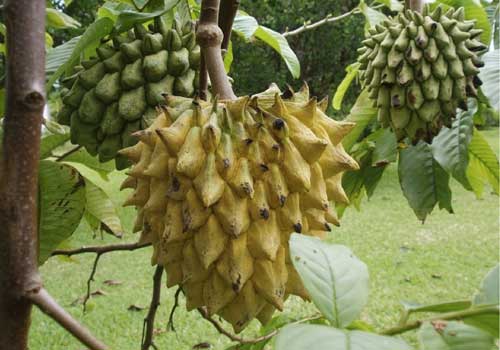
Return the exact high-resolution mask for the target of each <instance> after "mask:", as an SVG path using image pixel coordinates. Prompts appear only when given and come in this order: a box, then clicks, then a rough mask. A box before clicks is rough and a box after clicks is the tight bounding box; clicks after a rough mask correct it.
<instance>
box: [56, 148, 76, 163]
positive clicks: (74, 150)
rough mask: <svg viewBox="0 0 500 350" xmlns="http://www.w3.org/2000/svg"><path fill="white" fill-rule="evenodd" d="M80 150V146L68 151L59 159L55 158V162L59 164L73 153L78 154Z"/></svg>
mask: <svg viewBox="0 0 500 350" xmlns="http://www.w3.org/2000/svg"><path fill="white" fill-rule="evenodd" d="M81 148H82V146H76V147H74V148H72V149H70V150H69V151H68V152H66V153H63V154H61V155H60V156H59V157H57V158H56V161H58V162H60V161H62V160H64V159H65V158H67V157H69V156H70V155H72V154H73V153H75V152H78V151H79V150H80V149H81Z"/></svg>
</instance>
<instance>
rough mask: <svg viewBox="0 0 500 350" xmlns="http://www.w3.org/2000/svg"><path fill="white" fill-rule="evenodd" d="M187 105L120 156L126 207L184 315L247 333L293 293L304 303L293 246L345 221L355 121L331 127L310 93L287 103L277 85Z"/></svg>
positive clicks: (169, 111) (170, 111)
mask: <svg viewBox="0 0 500 350" xmlns="http://www.w3.org/2000/svg"><path fill="white" fill-rule="evenodd" d="M182 101H183V102H182V103H181V102H179V103H175V101H173V102H174V103H175V106H174V105H172V106H167V107H166V108H164V109H162V111H161V114H160V115H159V116H158V117H157V119H156V121H155V122H154V123H153V125H152V126H151V127H150V128H148V129H147V130H145V133H144V136H143V137H142V138H141V142H139V143H138V144H137V145H136V146H134V147H132V148H127V149H124V150H122V151H121V154H123V155H125V156H126V157H128V158H129V159H130V160H131V161H132V162H133V163H134V164H135V165H134V166H133V167H132V168H131V170H130V171H129V177H128V178H127V180H125V183H124V185H123V188H134V189H135V191H134V192H133V193H132V194H131V196H130V199H128V200H127V202H126V204H128V205H135V206H137V207H138V210H139V213H140V218H139V219H138V221H137V225H141V224H142V225H144V227H143V230H142V234H143V238H142V239H143V241H145V240H147V241H149V242H152V243H153V246H154V249H155V251H154V255H153V263H154V264H161V265H163V266H164V267H165V269H166V271H167V275H168V278H167V285H168V286H173V285H182V287H183V290H184V292H185V295H186V299H187V308H188V309H189V310H190V309H193V308H197V307H201V306H205V307H206V308H207V310H208V312H209V314H218V315H220V316H221V317H223V318H224V319H225V320H227V321H228V322H230V323H231V324H232V325H233V327H234V330H235V331H236V332H240V331H241V330H242V329H243V328H245V327H246V325H247V324H248V323H249V322H250V321H251V320H253V319H254V318H257V319H258V320H260V321H261V322H263V323H265V322H267V321H268V320H269V319H270V317H271V316H272V314H273V312H274V311H275V310H276V309H278V310H282V309H283V305H284V301H285V299H286V298H287V296H288V295H291V294H294V295H298V296H300V297H302V298H308V295H307V291H306V290H305V288H304V286H303V285H302V282H301V280H300V277H299V276H298V274H297V272H296V271H295V270H294V268H293V265H292V264H291V261H290V258H289V246H288V239H289V237H290V235H291V234H292V233H293V232H298V233H303V234H307V235H312V236H316V237H319V238H323V237H325V236H326V234H327V233H328V232H329V231H330V230H331V226H332V225H338V224H339V223H338V219H337V217H336V215H335V213H334V211H333V207H334V205H335V203H336V202H345V201H346V200H347V198H346V196H345V193H344V191H343V189H342V174H343V173H344V172H345V171H348V170H355V169H357V168H358V165H357V163H356V162H355V161H354V160H353V159H352V158H351V157H350V156H349V155H348V154H347V153H346V152H345V151H344V149H343V148H342V145H341V143H340V141H341V140H342V138H343V137H344V136H345V135H346V134H347V133H348V132H349V130H350V129H351V128H352V127H353V124H351V123H342V122H336V121H335V120H333V119H329V118H328V117H327V116H326V115H325V114H324V112H323V110H322V109H321V106H320V105H318V103H317V102H316V99H310V98H309V92H308V89H307V87H305V88H303V89H302V90H301V91H300V92H298V93H295V94H294V95H293V96H292V97H291V98H288V99H283V98H282V97H281V95H280V91H279V89H278V88H277V87H276V86H275V85H272V86H271V87H270V88H269V89H268V90H267V91H265V92H263V93H261V94H258V95H254V96H252V97H242V98H239V99H236V100H234V101H213V102H211V103H208V102H204V101H200V100H193V101H192V102H191V103H184V102H185V100H184V99H183V100H182ZM181 106H182V107H181ZM159 218H162V219H163V221H161V220H159Z"/></svg>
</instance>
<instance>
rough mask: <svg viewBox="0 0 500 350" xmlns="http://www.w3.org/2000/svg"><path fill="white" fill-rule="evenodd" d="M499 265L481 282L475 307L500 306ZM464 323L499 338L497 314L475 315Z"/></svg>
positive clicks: (474, 298) (473, 299)
mask: <svg viewBox="0 0 500 350" xmlns="http://www.w3.org/2000/svg"><path fill="white" fill-rule="evenodd" d="M499 274H500V271H499V265H498V264H497V266H495V267H494V268H493V269H491V270H490V271H489V272H488V274H487V275H486V277H485V278H484V279H483V281H482V282H481V286H480V288H479V291H478V293H476V294H475V295H474V297H473V298H472V304H473V306H474V307H482V306H485V305H497V310H498V304H499V298H500V296H499V289H500V286H499ZM464 322H465V323H467V324H469V325H472V326H475V327H478V328H481V329H482V330H484V331H486V332H488V333H490V334H491V335H492V336H494V337H495V338H498V337H499V314H498V311H497V312H488V313H484V314H480V315H474V316H472V317H468V318H466V319H464Z"/></svg>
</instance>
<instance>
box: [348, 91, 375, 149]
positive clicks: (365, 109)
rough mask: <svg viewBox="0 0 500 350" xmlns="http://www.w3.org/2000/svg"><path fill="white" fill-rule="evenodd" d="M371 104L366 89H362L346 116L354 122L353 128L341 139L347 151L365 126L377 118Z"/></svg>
mask: <svg viewBox="0 0 500 350" xmlns="http://www.w3.org/2000/svg"><path fill="white" fill-rule="evenodd" d="M372 104H373V101H372V100H370V98H369V97H368V91H367V90H366V89H365V90H363V91H362V92H361V94H360V95H359V96H358V99H357V100H356V103H355V104H354V106H353V107H352V109H351V112H350V114H349V115H348V116H347V118H346V121H348V122H354V123H356V126H355V127H354V129H352V130H351V132H350V133H349V134H347V136H346V137H344V139H343V140H342V145H343V146H344V148H345V149H346V150H347V151H349V150H350V149H351V148H352V146H354V144H355V143H356V141H357V140H358V139H359V137H360V136H361V134H362V133H363V131H364V130H365V129H366V127H367V126H368V125H370V124H371V123H373V122H374V121H375V120H376V119H377V109H376V108H374V107H372Z"/></svg>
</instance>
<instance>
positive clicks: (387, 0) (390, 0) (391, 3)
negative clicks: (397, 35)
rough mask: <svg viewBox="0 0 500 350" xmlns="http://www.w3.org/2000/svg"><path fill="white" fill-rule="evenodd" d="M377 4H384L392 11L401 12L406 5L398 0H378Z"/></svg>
mask: <svg viewBox="0 0 500 350" xmlns="http://www.w3.org/2000/svg"><path fill="white" fill-rule="evenodd" d="M376 2H379V3H381V4H384V5H385V6H387V7H388V8H389V9H391V11H397V12H399V11H401V10H403V8H404V5H403V4H402V3H400V2H399V1H397V0H376Z"/></svg>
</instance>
